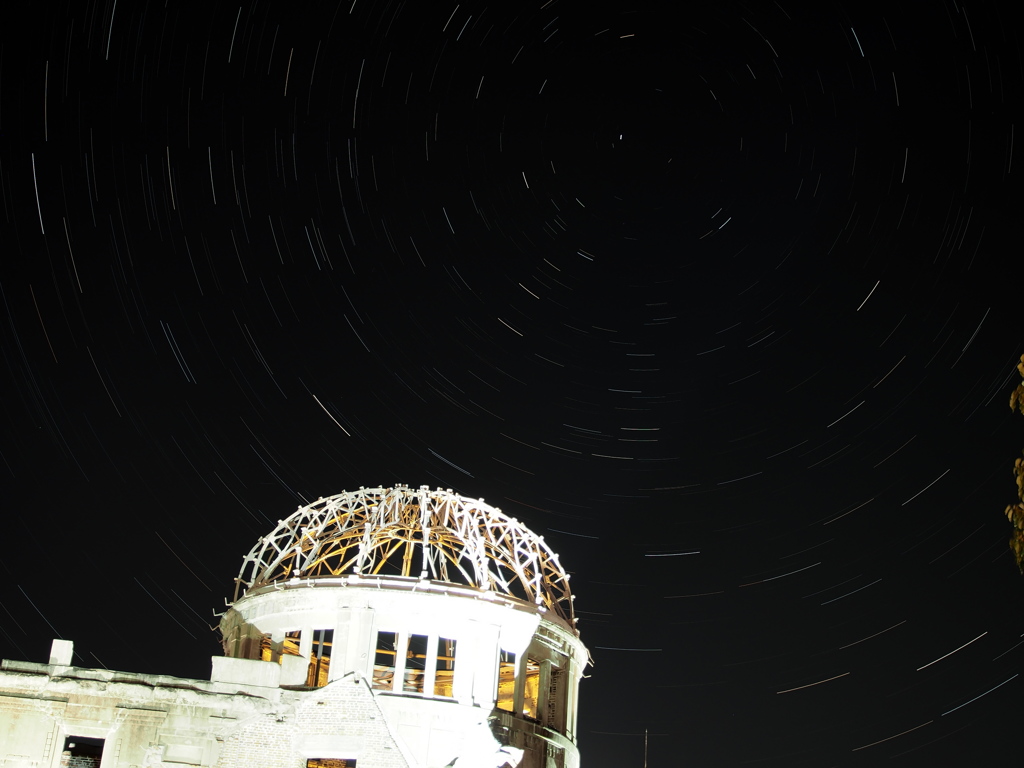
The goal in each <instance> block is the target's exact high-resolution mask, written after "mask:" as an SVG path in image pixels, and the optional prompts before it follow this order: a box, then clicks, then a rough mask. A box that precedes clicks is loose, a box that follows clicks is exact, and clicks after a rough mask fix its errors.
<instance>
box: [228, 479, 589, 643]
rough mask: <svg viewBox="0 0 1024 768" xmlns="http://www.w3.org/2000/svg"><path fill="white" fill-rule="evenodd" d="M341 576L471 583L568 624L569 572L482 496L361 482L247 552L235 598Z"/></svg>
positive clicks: (283, 524) (281, 525)
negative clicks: (362, 485)
mask: <svg viewBox="0 0 1024 768" xmlns="http://www.w3.org/2000/svg"><path fill="white" fill-rule="evenodd" d="M424 543H427V544H428V546H424ZM349 574H355V575H359V576H379V575H382V574H387V575H393V576H404V577H419V578H420V579H427V580H430V581H435V582H447V583H452V584H457V585H460V586H471V587H475V588H477V589H480V590H482V591H485V592H494V593H497V594H502V595H505V596H508V597H511V598H514V599H517V600H520V601H524V602H527V603H532V604H534V605H537V606H542V607H543V608H545V609H547V610H548V611H551V612H552V613H554V614H555V615H557V616H559V617H560V618H561V619H562V620H563V621H565V622H566V623H567V624H568V626H569V627H570V628H571V629H572V630H573V632H575V631H576V621H575V618H574V615H573V605H572V601H573V597H572V593H571V592H570V589H569V575H568V574H567V573H566V572H565V570H564V569H563V568H562V566H561V564H560V563H559V562H558V555H557V554H556V553H555V552H553V551H552V550H551V548H550V547H549V546H548V545H547V543H545V541H544V537H543V536H538V535H537V534H535V533H533V532H532V531H531V530H530V529H529V528H527V527H526V526H525V525H523V524H522V523H520V522H519V521H518V520H516V519H515V518H511V517H508V516H507V515H505V514H504V513H503V512H502V511H501V510H500V509H498V508H496V507H492V506H490V505H489V504H486V503H485V502H484V501H483V499H470V498H467V497H465V496H461V495H459V494H456V493H453V492H452V491H451V490H450V489H449V490H441V489H440V488H437V489H436V490H431V489H430V487H429V486H426V485H422V486H420V487H419V488H418V489H412V488H409V487H408V486H405V485H396V486H395V487H393V488H384V487H378V488H360V489H359V490H358V491H347V492H342V493H339V494H336V495H334V496H329V497H327V498H321V499H318V500H317V501H315V502H313V503H312V504H308V505H307V506H305V507H299V508H298V510H296V511H295V512H294V513H292V514H291V515H290V516H288V517H287V518H285V519H284V520H280V521H278V524H277V527H276V528H275V529H274V530H273V531H272V532H271V533H270V534H268V535H266V536H264V537H262V538H261V539H260V540H259V541H258V542H257V543H256V546H254V547H253V548H252V550H251V551H250V552H249V554H248V555H246V556H245V559H244V560H243V562H242V568H241V570H240V571H239V574H238V578H237V579H235V594H234V600H236V601H237V600H239V599H240V598H241V597H243V596H244V595H245V594H246V593H247V592H249V591H251V590H254V589H259V588H261V587H266V586H269V585H272V584H278V583H282V582H287V581H291V580H293V579H303V580H305V579H321V578H332V577H333V578H338V577H343V576H347V575H349Z"/></svg>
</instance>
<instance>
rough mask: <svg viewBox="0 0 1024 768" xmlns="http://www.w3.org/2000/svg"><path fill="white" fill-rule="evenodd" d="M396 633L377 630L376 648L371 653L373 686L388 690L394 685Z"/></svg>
mask: <svg viewBox="0 0 1024 768" xmlns="http://www.w3.org/2000/svg"><path fill="white" fill-rule="evenodd" d="M397 644H398V633H396V632H378V633H377V650H376V652H375V653H374V655H373V683H372V685H373V687H374V688H376V689H377V690H379V691H390V690H393V689H394V687H395V654H396V651H397V648H396V647H395V646H396V645H397Z"/></svg>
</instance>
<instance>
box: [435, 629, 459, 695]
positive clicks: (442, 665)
mask: <svg viewBox="0 0 1024 768" xmlns="http://www.w3.org/2000/svg"><path fill="white" fill-rule="evenodd" d="M454 680H455V641H454V640H449V639H448V638H446V637H439V638H437V665H436V667H435V669H434V695H435V696H448V697H450V696H452V682H453V681H454Z"/></svg>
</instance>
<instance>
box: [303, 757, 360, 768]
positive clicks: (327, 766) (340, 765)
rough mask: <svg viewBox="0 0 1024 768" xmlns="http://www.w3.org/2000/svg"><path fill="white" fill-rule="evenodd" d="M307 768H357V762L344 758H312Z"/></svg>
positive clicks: (307, 761) (308, 761)
mask: <svg viewBox="0 0 1024 768" xmlns="http://www.w3.org/2000/svg"><path fill="white" fill-rule="evenodd" d="M306 768H356V761H355V760H350V759H348V758H344V757H311V758H309V759H308V760H306Z"/></svg>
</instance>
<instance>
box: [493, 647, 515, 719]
mask: <svg viewBox="0 0 1024 768" xmlns="http://www.w3.org/2000/svg"><path fill="white" fill-rule="evenodd" d="M515 694H516V655H515V654H514V653H512V652H511V651H501V654H500V655H499V656H498V701H497V704H496V705H495V706H497V707H498V709H504V710H505V711H506V712H512V711H513V710H514V708H515V705H514V703H513V702H514V700H515Z"/></svg>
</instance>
